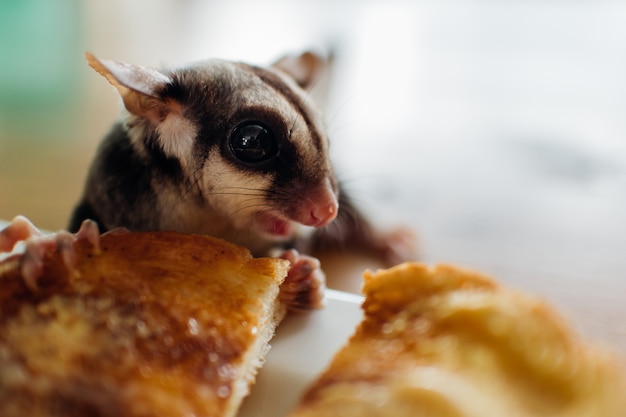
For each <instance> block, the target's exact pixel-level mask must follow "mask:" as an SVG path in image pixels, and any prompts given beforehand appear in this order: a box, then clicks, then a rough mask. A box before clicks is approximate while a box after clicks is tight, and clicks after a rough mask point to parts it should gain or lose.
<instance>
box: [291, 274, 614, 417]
mask: <svg viewBox="0 0 626 417" xmlns="http://www.w3.org/2000/svg"><path fill="white" fill-rule="evenodd" d="M364 293H365V296H366V300H365V302H364V304H363V310H364V312H365V318H364V320H363V322H362V323H361V324H360V325H359V327H358V328H357V330H356V333H355V334H354V335H353V336H352V337H351V339H350V340H349V342H348V344H347V345H346V346H345V347H344V348H343V349H342V350H341V351H340V352H338V353H337V354H336V356H335V357H334V359H333V361H332V363H331V364H330V366H329V367H328V368H327V369H326V371H325V372H324V373H323V374H322V375H321V376H320V377H319V379H318V380H317V381H315V382H314V384H313V385H312V386H311V387H310V389H309V390H308V392H307V393H306V394H305V396H304V398H303V400H302V402H301V404H300V406H299V408H298V409H297V410H296V411H295V412H294V413H293V414H292V416H291V417H309V416H316V417H326V416H346V417H347V416H392V415H393V416H395V417H404V416H421V415H424V416H431V417H443V416H446V417H452V416H454V417H461V416H482V417H486V416H502V415H507V416H520V417H521V416H546V415H550V416H562V417H565V416H567V417H574V416H576V417H579V416H588V417H592V416H600V415H602V416H607V417H609V416H610V417H618V416H621V415H623V412H624V410H625V409H626V398H625V397H624V394H623V393H624V392H625V391H624V390H625V389H626V383H625V381H624V374H623V373H622V371H623V369H620V367H621V366H622V364H621V362H619V360H618V359H617V358H616V357H614V356H612V355H610V354H608V353H606V352H604V351H602V350H601V349H599V348H596V347H592V346H590V345H588V344H586V343H585V342H584V341H582V340H581V339H580V338H578V337H577V336H576V335H575V334H574V333H573V332H572V331H571V329H569V328H568V327H567V326H566V325H565V324H564V322H563V321H562V320H561V319H560V318H559V317H558V316H557V315H556V314H555V313H554V312H553V311H552V310H551V309H550V308H549V307H548V306H546V305H545V304H544V303H542V302H540V301H538V300H536V299H533V298H530V297H527V296H525V295H522V294H520V293H518V292H515V291H512V290H508V289H506V288H504V287H502V286H500V285H498V284H496V283H495V282H493V281H492V280H490V279H488V278H486V277H483V276H481V275H478V274H475V273H471V272H468V271H464V270H461V269H458V268H454V267H450V266H438V267H435V268H428V267H426V266H423V265H419V264H403V265H399V266H397V267H394V268H391V269H389V270H385V271H378V272H377V273H371V272H367V273H366V274H365V285H364Z"/></svg>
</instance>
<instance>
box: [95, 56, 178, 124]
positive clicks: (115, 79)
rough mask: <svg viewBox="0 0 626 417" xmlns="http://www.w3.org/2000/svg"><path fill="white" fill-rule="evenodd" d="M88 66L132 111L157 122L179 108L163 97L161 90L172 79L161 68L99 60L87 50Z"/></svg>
mask: <svg viewBox="0 0 626 417" xmlns="http://www.w3.org/2000/svg"><path fill="white" fill-rule="evenodd" d="M85 58H86V59H87V62H88V63H89V66H90V67H91V68H93V69H94V70H96V72H98V73H99V74H100V75H102V76H103V77H104V78H106V79H107V80H108V81H109V83H111V85H113V87H115V88H116V89H117V91H118V92H119V94H120V96H121V97H122V100H123V101H124V106H125V107H126V109H127V110H128V111H129V112H131V113H132V114H134V115H136V116H140V117H145V118H147V119H149V120H150V121H152V122H153V123H154V124H158V123H159V122H161V121H163V120H164V119H165V118H166V117H167V115H168V114H169V113H170V112H171V111H172V110H175V109H177V108H178V107H177V104H176V103H173V102H166V101H163V100H161V99H160V97H159V92H160V91H161V90H162V89H163V88H164V87H165V86H166V85H167V84H169V83H171V81H172V80H171V79H170V78H169V77H168V76H166V75H164V74H162V73H160V72H159V71H157V70H155V69H152V68H147V67H142V66H138V65H130V64H126V63H123V62H118V61H110V60H107V59H99V58H96V57H95V56H94V55H92V54H90V53H89V52H87V53H85Z"/></svg>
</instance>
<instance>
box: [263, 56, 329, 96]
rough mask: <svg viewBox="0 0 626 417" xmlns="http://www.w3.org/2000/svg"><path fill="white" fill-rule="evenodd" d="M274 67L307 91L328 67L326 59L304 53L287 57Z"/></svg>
mask: <svg viewBox="0 0 626 417" xmlns="http://www.w3.org/2000/svg"><path fill="white" fill-rule="evenodd" d="M272 66H273V67H274V68H277V69H279V70H281V71H283V72H285V73H287V74H289V75H290V76H291V77H292V78H293V79H294V80H296V82H297V83H298V85H300V87H302V88H303V89H305V90H307V89H309V88H310V87H311V86H312V85H313V84H314V83H315V82H316V81H317V80H318V78H319V77H320V76H321V74H322V72H323V70H324V68H325V67H326V59H324V58H323V57H322V56H320V55H318V54H315V53H313V52H304V53H302V54H300V55H295V56H294V55H289V56H285V57H283V58H281V59H279V60H278V61H277V62H275V63H274V64H273V65H272Z"/></svg>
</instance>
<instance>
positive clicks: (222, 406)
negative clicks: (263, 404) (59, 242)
mask: <svg viewBox="0 0 626 417" xmlns="http://www.w3.org/2000/svg"><path fill="white" fill-rule="evenodd" d="M74 245H75V246H74V249H75V254H76V266H75V270H74V271H73V272H72V273H69V272H68V271H67V269H66V267H65V266H64V264H63V262H62V260H61V259H60V257H59V254H58V253H53V254H51V255H49V256H47V257H46V258H45V262H44V274H43V276H42V277H41V278H40V279H39V280H38V282H37V285H38V289H37V290H36V291H31V290H29V289H28V288H27V287H26V286H25V285H24V283H23V281H22V280H21V279H20V273H19V268H17V267H12V266H11V265H15V264H16V262H15V259H14V258H11V259H8V260H6V261H5V265H4V268H0V271H1V272H0V314H1V315H0V415H2V416H4V417H10V416H20V417H22V416H49V417H53V416H146V417H147V416H191V415H197V416H201V415H202V416H219V417H221V416H233V415H234V414H235V413H236V410H237V408H238V406H239V404H240V402H241V400H242V399H243V397H244V396H245V395H246V394H247V392H248V389H249V386H250V384H251V382H252V381H253V379H254V376H255V373H256V370H257V368H258V367H259V366H260V364H261V363H262V361H263V358H264V355H265V353H266V351H267V350H268V341H269V339H270V338H271V337H272V335H273V333H274V328H275V326H276V325H277V323H278V322H279V321H280V320H281V318H282V317H283V315H284V312H285V309H284V306H283V305H281V304H280V303H279V302H278V301H277V299H278V298H277V297H278V293H279V285H280V284H281V282H282V281H283V280H284V278H285V276H286V274H287V271H288V268H289V263H288V262H287V261H285V260H280V259H271V258H260V259H254V258H252V257H251V255H250V253H249V252H248V251H247V250H245V249H243V248H240V247H238V246H235V245H232V244H229V243H226V242H224V241H222V240H218V239H214V238H210V237H206V236H196V235H184V234H178V233H170V232H150V233H129V232H126V233H109V234H105V235H103V236H102V237H101V239H100V245H101V249H100V250H99V251H96V250H94V248H93V247H92V246H91V245H90V244H89V243H87V241H85V240H78V241H76V242H75V243H74ZM11 262H12V263H11Z"/></svg>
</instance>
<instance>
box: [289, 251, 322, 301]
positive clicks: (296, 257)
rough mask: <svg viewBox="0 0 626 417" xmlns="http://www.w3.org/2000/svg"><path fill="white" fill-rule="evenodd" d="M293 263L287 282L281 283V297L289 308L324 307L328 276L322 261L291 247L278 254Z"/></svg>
mask: <svg viewBox="0 0 626 417" xmlns="http://www.w3.org/2000/svg"><path fill="white" fill-rule="evenodd" d="M278 257H279V258H281V259H286V260H288V261H289V262H290V263H291V267H290V269H289V273H288V274H287V278H286V279H285V282H284V283H283V284H282V285H281V289H280V299H281V300H282V301H283V302H284V303H285V304H286V305H287V307H288V308H289V310H292V311H301V310H310V309H317V308H322V307H323V306H324V290H325V289H326V276H325V275H324V272H323V271H322V269H321V268H320V261H319V260H317V258H313V257H311V256H307V255H302V254H300V253H299V252H298V251H297V250H295V249H290V250H287V251H285V252H283V253H282V254H281V255H279V256H278Z"/></svg>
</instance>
